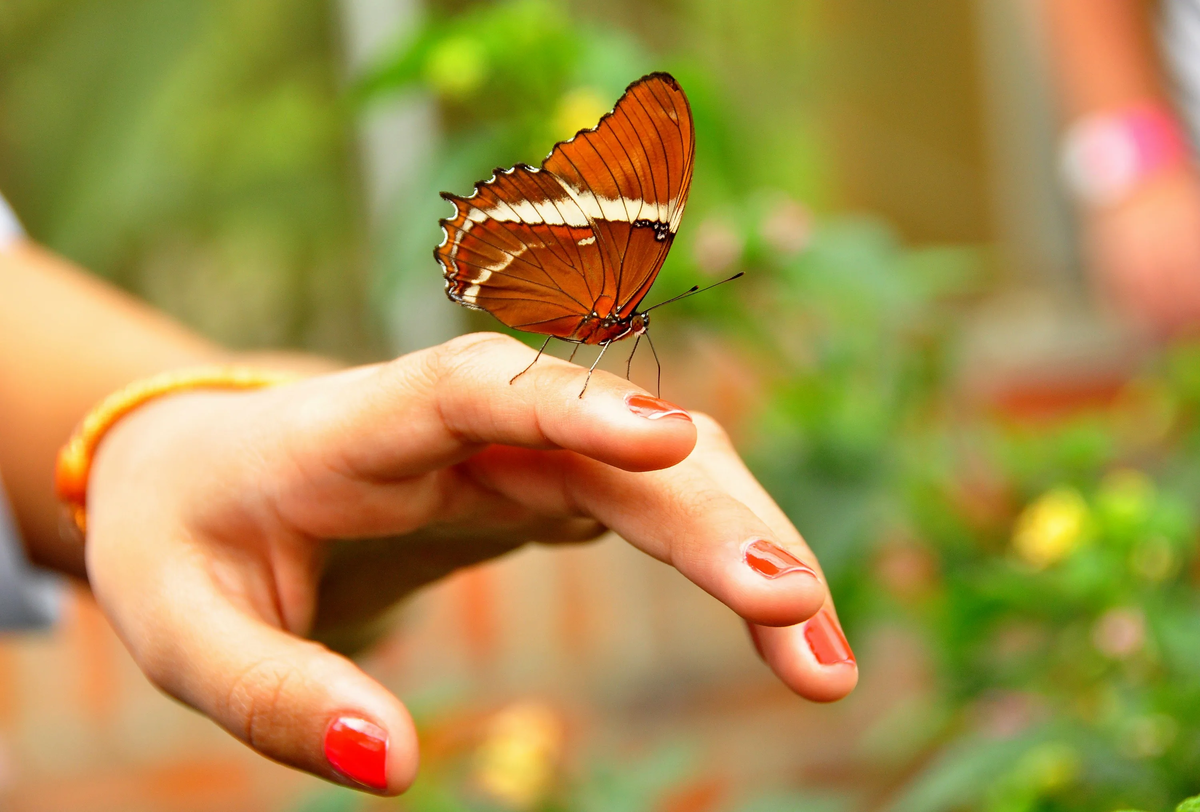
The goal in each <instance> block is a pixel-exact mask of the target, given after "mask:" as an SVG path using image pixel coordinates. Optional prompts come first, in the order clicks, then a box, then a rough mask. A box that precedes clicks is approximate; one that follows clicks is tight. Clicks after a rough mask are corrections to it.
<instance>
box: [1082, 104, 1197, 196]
mask: <svg viewBox="0 0 1200 812" xmlns="http://www.w3.org/2000/svg"><path fill="white" fill-rule="evenodd" d="M1189 163H1190V154H1189V144H1188V139H1187V134H1186V132H1185V131H1184V129H1183V127H1182V125H1181V124H1180V123H1179V121H1178V119H1177V118H1176V117H1175V115H1174V114H1173V113H1172V112H1171V111H1170V110H1169V109H1168V108H1167V107H1166V106H1165V105H1164V104H1162V103H1159V102H1153V101H1147V102H1143V103H1139V104H1132V105H1127V106H1125V107H1121V108H1118V109H1115V110H1110V111H1105V112H1100V113H1093V114H1090V115H1087V116H1083V117H1081V118H1079V119H1078V120H1076V121H1075V122H1074V123H1073V124H1072V125H1071V126H1070V127H1069V128H1068V129H1067V131H1066V132H1065V133H1064V134H1063V137H1062V142H1061V145H1060V149H1059V166H1060V170H1061V174H1062V178H1063V181H1064V183H1065V184H1066V186H1067V188H1068V190H1069V191H1070V192H1071V193H1072V195H1073V196H1074V198H1075V199H1076V200H1077V201H1078V202H1079V203H1080V204H1081V205H1083V206H1085V207H1088V208H1093V209H1096V208H1106V207H1110V206H1113V205H1116V204H1118V203H1120V202H1122V201H1123V200H1125V199H1126V198H1127V197H1129V196H1130V195H1131V194H1132V193H1133V192H1134V191H1136V190H1137V189H1138V188H1139V187H1141V186H1142V185H1144V184H1145V183H1146V182H1148V181H1150V180H1152V179H1154V178H1157V177H1159V176H1161V175H1163V174H1165V173H1169V172H1171V171H1172V170H1177V169H1181V168H1186V167H1187V166H1188V165H1189Z"/></svg>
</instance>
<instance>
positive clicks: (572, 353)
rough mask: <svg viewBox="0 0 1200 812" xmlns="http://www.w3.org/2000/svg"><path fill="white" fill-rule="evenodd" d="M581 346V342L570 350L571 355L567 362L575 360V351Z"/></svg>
mask: <svg viewBox="0 0 1200 812" xmlns="http://www.w3.org/2000/svg"><path fill="white" fill-rule="evenodd" d="M582 346H583V345H582V344H576V345H575V348H574V349H573V350H571V357H570V358H568V359H567V363H568V364H570V363H573V362H574V361H575V353H577V352H579V348H580V347H582Z"/></svg>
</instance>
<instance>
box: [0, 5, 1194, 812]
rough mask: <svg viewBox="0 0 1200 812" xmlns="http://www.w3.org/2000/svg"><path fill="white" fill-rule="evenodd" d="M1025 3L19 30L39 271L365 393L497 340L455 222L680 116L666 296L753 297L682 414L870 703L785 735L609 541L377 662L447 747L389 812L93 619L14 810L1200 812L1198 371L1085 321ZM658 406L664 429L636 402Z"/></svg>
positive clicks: (418, 610) (2, 80)
mask: <svg viewBox="0 0 1200 812" xmlns="http://www.w3.org/2000/svg"><path fill="white" fill-rule="evenodd" d="M1038 5H1039V4H1038V3H1037V2H1034V0H1023V1H1022V2H1013V3H993V2H990V0H976V1H975V2H970V1H969V0H897V1H895V2H887V3H881V2H871V1H870V0H747V1H746V2H741V3H729V2H724V0H637V1H636V2H635V1H634V0H610V1H609V2H605V3H583V2H550V0H499V1H497V2H483V0H477V1H476V2H468V1H467V0H288V2H283V0H5V2H4V3H3V4H0V189H2V190H3V192H4V194H5V195H6V196H7V197H8V198H9V200H10V201H11V202H12V204H13V207H14V208H15V209H16V211H17V212H18V213H19V215H20V216H21V217H22V219H23V220H24V222H25V224H26V226H27V228H28V230H29V231H30V233H31V234H32V235H33V236H34V237H35V238H36V239H38V240H40V241H41V242H43V243H45V244H47V245H49V246H50V247H52V248H53V249H55V250H57V251H59V252H61V253H63V254H65V255H66V256H68V257H70V258H72V259H74V260H76V261H77V262H79V263H81V264H82V265H84V266H86V267H87V268H89V269H91V270H92V271H94V272H95V273H97V274H99V275H101V276H103V277H106V278H108V279H110V280H112V281H114V282H116V283H117V284H119V285H121V286H122V287H124V288H126V289H128V290H130V291H133V292H134V293H136V294H137V295H139V296H141V297H144V298H145V299H147V300H149V301H150V302H152V303H154V304H155V305H156V306H158V307H160V308H163V309H164V310H166V311H168V312H170V313H172V314H174V315H175V316H177V317H178V318H180V319H181V320H183V321H185V322H186V323H188V324H190V325H192V326H193V327H195V328H197V329H199V330H200V331H202V332H204V333H205V334H207V335H209V336H211V337H213V338H215V339H218V340H220V341H222V342H225V343H227V344H230V345H233V346H237V347H245V348H253V347H281V346H287V347H297V348H303V349H306V350H312V351H317V352H321V353H326V354H330V355H334V356H338V357H341V358H344V359H347V360H349V361H364V360H373V359H379V358H384V357H388V356H392V355H395V354H398V353H402V352H406V351H410V350H413V349H417V348H420V347H423V346H428V345H431V344H434V343H437V342H440V341H442V340H445V339H446V338H449V337H451V336H453V335H455V334H458V333H461V332H464V331H468V330H479V329H495V327H496V323H495V322H493V321H491V320H490V319H489V317H487V316H486V314H480V313H473V312H468V311H466V310H464V309H462V308H459V307H456V306H454V305H453V304H451V303H450V302H448V301H447V300H446V299H445V297H444V295H443V293H442V279H441V276H440V274H439V272H438V267H437V265H436V264H435V262H434V261H433V259H432V256H431V251H432V248H433V246H434V245H436V244H437V243H438V241H439V239H440V231H439V229H438V226H437V220H438V218H440V217H443V216H446V214H447V213H448V211H449V206H448V204H446V203H445V202H444V201H442V200H440V199H439V198H438V196H437V193H438V192H439V191H441V190H449V191H453V192H456V193H465V192H467V191H468V190H469V188H470V186H471V184H472V183H473V182H474V181H476V180H479V179H481V178H484V177H487V176H488V175H489V174H490V172H491V169H492V168H493V167H494V166H497V165H503V166H508V165H511V164H512V163H514V162H517V161H526V162H530V163H538V162H540V160H541V158H542V157H543V156H544V155H545V154H546V153H547V152H548V151H549V149H550V147H551V146H552V144H553V143H554V142H555V141H557V140H559V139H562V138H565V137H568V136H569V135H571V134H573V133H574V132H575V130H577V129H579V128H580V127H584V126H591V125H593V124H594V123H595V121H596V120H597V118H598V117H599V116H600V115H601V114H602V113H603V112H605V111H607V110H608V109H609V108H610V107H611V106H612V104H613V103H614V101H615V100H616V98H617V97H618V96H619V94H620V92H621V91H622V89H623V88H624V87H625V86H626V85H627V84H628V83H629V82H631V81H633V80H634V79H636V78H637V77H639V76H641V75H642V74H644V73H646V72H648V71H651V70H669V71H671V72H672V73H674V75H675V76H676V77H677V78H678V79H679V80H680V82H681V83H682V85H683V87H684V88H685V89H686V91H687V93H688V95H689V97H690V99H691V103H692V107H693V111H694V115H695V118H696V129H697V142H698V146H697V164H696V171H695V179H694V183H693V187H692V193H691V198H690V203H689V206H688V212H687V216H686V217H685V219H684V221H683V225H682V228H681V230H680V233H679V238H678V239H677V240H676V242H675V246H674V250H673V251H672V253H671V255H670V257H669V259H668V260H667V263H666V266H665V267H664V269H663V271H662V273H661V275H660V277H659V281H658V283H657V285H656V287H655V290H654V293H653V294H652V295H651V298H652V299H661V298H666V297H667V296H669V295H672V294H674V293H677V292H680V291H682V290H684V289H686V288H688V287H690V286H691V285H692V284H695V283H698V282H704V281H708V280H715V279H718V278H723V277H724V276H726V275H729V274H731V273H733V272H735V271H737V270H745V271H746V277H745V279H743V280H741V281H739V282H737V283H735V284H732V285H729V286H725V287H722V288H720V289H718V290H716V291H713V292H710V293H707V294H705V295H702V296H697V297H694V298H691V299H688V300H686V301H684V302H680V303H679V304H677V305H673V306H672V307H671V308H667V309H665V310H663V311H659V313H656V317H655V333H654V335H655V339H656V343H657V346H658V348H659V353H660V354H661V355H662V357H663V364H664V371H663V396H664V397H666V398H668V399H669V400H672V401H675V402H678V403H681V404H684V405H686V406H687V407H689V408H696V409H703V410H706V411H709V412H711V413H713V414H715V415H716V416H717V417H718V418H719V419H721V420H722V421H723V422H725V423H726V425H728V426H729V428H730V430H731V432H732V433H733V435H734V437H735V439H736V441H737V442H738V444H739V447H740V448H741V450H742V452H743V453H744V454H745V455H746V456H747V458H748V459H749V460H750V462H751V465H752V467H753V469H754V470H755V472H756V473H757V474H758V475H759V476H760V477H761V478H762V479H763V481H764V482H765V483H766V485H767V487H768V488H769V490H770V491H771V492H772V493H773V495H774V496H775V497H776V499H777V500H778V501H779V502H780V503H781V504H782V505H783V506H784V507H785V509H786V510H787V511H788V512H789V514H790V515H791V517H792V518H793V520H794V521H795V522H796V524H797V526H798V527H799V528H800V529H801V531H802V532H803V533H804V534H805V536H806V537H807V539H808V540H809V542H810V544H811V545H812V547H813V548H814V549H815V550H816V551H817V553H818V554H819V555H820V556H821V560H822V562H823V565H824V567H825V570H826V574H827V576H828V578H829V581H830V583H831V585H832V589H833V592H834V595H835V596H836V597H837V599H838V606H839V611H840V614H841V617H842V620H843V623H844V625H845V628H846V633H847V636H848V637H849V639H850V640H851V642H852V644H853V645H854V646H855V651H856V653H857V655H858V662H859V664H860V668H861V674H862V681H861V684H860V686H859V688H858V690H857V691H856V692H855V693H854V694H853V695H852V696H851V697H850V698H849V699H847V700H845V701H844V702H841V703H839V704H837V705H833V706H816V705H812V704H808V703H806V702H804V701H802V700H800V699H798V698H796V697H794V696H792V695H791V694H789V693H788V692H787V691H786V689H784V688H782V687H781V686H780V685H779V684H778V683H777V682H776V681H775V680H774V679H773V677H772V676H771V675H770V673H769V672H768V671H767V669H766V668H765V666H763V665H762V664H761V663H760V661H759V660H758V659H757V658H756V656H755V655H754V652H753V649H752V648H751V646H750V644H749V643H748V641H747V640H746V638H745V635H744V630H743V628H742V627H741V625H740V623H739V622H738V621H737V619H736V618H735V617H733V616H732V615H731V614H730V613H729V612H728V611H726V610H725V609H724V608H723V607H721V606H719V605H717V604H716V603H715V602H714V601H713V600H712V599H711V598H709V597H708V596H707V595H704V594H702V593H700V592H699V591H698V590H696V589H695V588H693V587H691V586H690V585H689V584H687V583H686V582H684V581H683V579H682V578H680V577H678V576H677V575H676V574H675V573H674V572H673V571H670V570H668V569H667V568H666V567H664V566H662V565H660V564H658V563H656V562H653V561H650V560H649V559H647V558H645V557H643V556H641V555H640V554H638V553H636V552H634V551H633V550H632V549H630V548H628V547H626V546H625V545H624V544H623V543H622V542H621V541H620V540H618V539H612V538H607V539H605V540H603V541H601V542H599V543H597V544H595V545H590V546H584V547H572V548H568V549H559V550H554V551H552V552H551V551H548V550H546V549H541V548H532V549H526V550H522V551H519V552H518V553H516V554H514V555H512V556H510V557H508V558H506V559H504V560H502V561H500V562H498V563H495V564H492V565H488V566H484V567H480V568H476V569H473V570H469V571H466V572H463V573H461V574H459V575H457V576H455V577H453V578H451V579H449V580H448V581H447V582H445V583H443V584H441V585H439V586H437V587H435V588H432V589H429V590H427V591H426V592H424V593H422V594H421V595H419V596H418V597H417V598H416V599H414V600H413V601H411V602H410V603H409V604H407V605H406V606H404V607H402V608H401V610H400V612H399V618H398V623H397V625H396V629H395V632H394V633H393V634H391V635H390V636H388V637H387V638H386V639H385V640H384V642H383V643H382V644H381V645H379V646H378V647H377V648H375V649H373V650H372V651H371V652H370V653H369V654H368V656H367V657H366V658H365V660H364V663H365V667H366V668H367V669H368V670H369V671H370V672H371V673H372V674H374V675H376V676H378V677H379V678H380V679H381V680H382V681H383V682H384V683H385V684H387V685H389V686H391V687H392V688H394V689H395V691H396V692H397V694H398V695H399V696H400V697H401V698H402V699H403V700H404V701H405V702H406V703H408V704H409V707H410V708H411V709H412V710H413V713H414V715H415V716H416V718H417V720H418V723H419V725H420V728H421V731H422V736H423V748H424V749H423V753H424V762H423V768H422V773H421V777H420V779H419V780H418V782H417V784H416V786H415V787H414V788H413V790H412V791H411V793H409V794H408V795H407V796H405V797H403V798H400V799H393V800H387V801H384V800H378V799H370V798H366V797H364V796H360V795H358V794H356V793H353V792H350V791H346V790H340V789H338V788H335V787H331V786H329V785H326V784H324V783H322V782H320V781H317V780H316V779H311V778H308V777H306V776H303V775H300V774H298V773H295V772H292V771H290V770H288V769H286V768H283V767H280V766H278V765H275V764H272V763H269V762H267V761H265V760H263V759H261V758H259V757H257V756H255V755H253V754H252V753H250V752H249V751H248V750H246V749H244V748H243V747H242V746H241V745H240V744H238V743H236V742H235V741H233V740H232V739H231V738H229V737H228V736H226V735H225V734H224V733H223V732H221V731H219V730H218V729H217V728H216V727H215V726H214V725H212V724H211V723H209V722H207V721H206V720H203V719H201V718H200V717H198V716H196V715H194V714H192V713H190V712H189V711H186V710H185V709H183V708H181V707H179V706H177V705H175V704H174V703H172V702H171V701H170V700H168V699H166V698H164V697H162V696H161V695H159V694H157V693H156V692H155V691H154V690H153V689H152V688H151V687H150V686H149V685H148V684H147V683H146V681H145V680H144V678H143V677H142V676H141V675H140V674H139V673H138V672H137V670H136V668H135V667H134V666H133V664H132V662H131V661H130V659H129V658H128V656H127V655H126V654H125V653H124V650H123V649H122V648H121V646H120V644H119V642H118V641H117V640H116V639H115V637H114V636H113V635H112V634H111V632H110V631H109V630H108V628H107V626H106V624H105V621H104V620H103V618H102V617H101V615H100V614H99V612H98V611H97V609H96V608H95V606H94V605H93V603H92V602H91V601H90V599H89V598H88V597H87V596H86V594H85V593H84V592H83V591H82V590H77V591H75V592H74V593H72V596H71V598H70V600H69V602H68V607H67V611H66V615H65V617H64V619H63V621H62V622H61V623H60V624H59V626H58V627H57V628H56V629H55V630H54V631H53V632H52V633H49V634H45V635H37V636H10V637H6V638H3V639H0V806H3V808H4V809H9V810H21V811H22V812H24V811H27V810H28V811H33V810H38V811H40V810H46V811H47V812H50V811H51V810H88V811H89V812H107V810H114V811H115V810H121V812H139V811H140V810H154V811H157V810H171V811H174V810H215V809H220V810H280V811H281V812H335V811H336V812H359V811H360V810H361V812H374V811H375V810H391V809H395V810H411V811H412V812H460V811H461V812H485V811H486V812H499V811H500V810H542V811H544V812H550V810H555V811H556V812H641V811H642V810H646V811H647V812H726V811H728V812H793V811H795V810H805V811H806V812H807V811H808V810H811V811H812V812H857V811H858V810H864V811H865V810H879V811H880V812H883V811H884V810H887V811H888V812H939V811H941V810H946V811H947V812H949V811H950V810H988V811H989V812H1027V811H1028V812H1032V811H1033V810H1080V811H1081V812H1082V811H1083V810H1116V809H1124V808H1137V809H1144V810H1146V811H1147V812H1150V810H1160V809H1168V808H1170V807H1171V806H1172V805H1173V803H1175V802H1177V801H1179V800H1180V799H1182V798H1183V797H1185V796H1187V795H1189V794H1193V793H1196V792H1200V569H1198V567H1197V564H1196V555H1195V553H1196V529H1197V508H1196V506H1197V499H1196V497H1197V495H1198V493H1200V465H1198V463H1200V433H1198V430H1197V429H1198V424H1197V417H1198V416H1200V347H1198V346H1197V345H1194V344H1192V343H1191V342H1189V341H1187V340H1183V339H1175V340H1171V341H1165V342H1162V341H1157V342H1151V341H1148V340H1146V339H1145V338H1144V335H1145V334H1144V332H1142V331H1138V330H1135V329H1133V328H1132V327H1130V326H1129V325H1128V322H1127V321H1125V320H1123V319H1121V318H1119V317H1118V316H1117V315H1116V314H1115V313H1114V312H1113V311H1112V308H1110V307H1108V306H1107V305H1104V304H1102V303H1100V302H1099V301H1098V299H1097V296H1096V293H1095V286H1094V285H1092V284H1090V283H1089V281H1088V279H1089V278H1088V276H1087V270H1088V266H1089V264H1091V263H1093V262H1094V261H1096V260H1095V257H1094V255H1092V254H1090V253H1086V252H1084V251H1082V250H1081V249H1080V248H1079V247H1078V246H1079V245H1080V242H1081V238H1080V235H1079V233H1078V232H1079V229H1077V228H1076V225H1075V218H1074V216H1073V211H1072V207H1071V206H1070V205H1069V203H1068V201H1067V199H1066V197H1065V195H1064V193H1063V192H1062V191H1061V190H1060V187H1059V184H1058V181H1057V175H1056V170H1055V152H1056V144H1057V139H1058V137H1059V130H1060V118H1061V114H1060V113H1059V112H1058V111H1057V110H1056V108H1055V98H1054V93H1053V91H1052V84H1053V83H1052V78H1051V69H1050V64H1051V62H1050V59H1049V56H1048V53H1047V46H1046V37H1045V32H1044V30H1043V26H1042V22H1041V15H1040V14H1039V13H1038V8H1037V7H1038ZM1085 258H1086V260H1085ZM1198 270H1200V269H1198ZM615 355H620V354H619V353H616V354H615ZM647 355H648V354H647ZM585 360H586V361H587V362H590V360H591V356H588V357H587V358H586V359H585ZM609 360H612V361H613V365H612V366H611V367H610V368H611V369H614V370H617V371H619V367H620V365H621V362H622V361H623V357H620V358H612V359H609ZM633 375H634V380H635V381H637V382H639V383H641V384H642V385H644V386H647V387H652V386H653V376H654V366H653V361H652V360H651V359H650V358H649V357H639V358H638V359H637V361H636V362H635V364H634V367H633Z"/></svg>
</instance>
